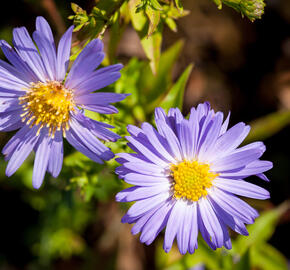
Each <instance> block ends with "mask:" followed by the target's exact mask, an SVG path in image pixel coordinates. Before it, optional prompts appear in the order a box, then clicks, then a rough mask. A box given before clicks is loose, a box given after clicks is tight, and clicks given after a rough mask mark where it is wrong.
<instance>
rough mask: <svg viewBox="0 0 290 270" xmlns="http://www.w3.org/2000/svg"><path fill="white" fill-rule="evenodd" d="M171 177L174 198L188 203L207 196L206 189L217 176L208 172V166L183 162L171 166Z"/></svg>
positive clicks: (195, 162)
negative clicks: (186, 200)
mask: <svg viewBox="0 0 290 270" xmlns="http://www.w3.org/2000/svg"><path fill="white" fill-rule="evenodd" d="M171 172H172V174H171V175H172V177H173V190H174V197H175V198H177V199H180V198H183V199H188V200H190V201H198V200H199V198H200V197H202V196H206V195H207V190H206V189H207V188H210V187H211V186H212V180H214V179H215V178H216V177H217V176H218V174H216V173H213V172H210V167H209V165H208V164H203V163H199V162H198V161H187V160H185V161H183V162H181V163H179V164H178V165H172V166H171Z"/></svg>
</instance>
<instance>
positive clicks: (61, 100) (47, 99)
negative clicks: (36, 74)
mask: <svg viewBox="0 0 290 270" xmlns="http://www.w3.org/2000/svg"><path fill="white" fill-rule="evenodd" d="M19 100H20V102H19V103H20V104H22V107H23V110H24V111H25V112H24V113H23V114H22V115H21V117H22V121H23V122H25V121H26V124H27V125H30V127H33V126H34V125H39V129H38V131H37V135H38V134H39V132H40V130H41V129H42V128H43V127H47V128H49V135H51V136H52V137H54V134H55V132H56V130H58V131H59V130H62V132H63V135H64V136H65V130H67V129H68V128H69V124H68V121H69V119H70V112H71V111H73V110H74V107H75V103H74V100H73V93H72V91H71V90H69V89H66V88H65V87H64V85H63V84H62V83H60V82H55V81H49V82H45V83H43V82H38V83H31V84H30V88H29V89H26V94H25V95H24V96H22V97H20V98H19Z"/></svg>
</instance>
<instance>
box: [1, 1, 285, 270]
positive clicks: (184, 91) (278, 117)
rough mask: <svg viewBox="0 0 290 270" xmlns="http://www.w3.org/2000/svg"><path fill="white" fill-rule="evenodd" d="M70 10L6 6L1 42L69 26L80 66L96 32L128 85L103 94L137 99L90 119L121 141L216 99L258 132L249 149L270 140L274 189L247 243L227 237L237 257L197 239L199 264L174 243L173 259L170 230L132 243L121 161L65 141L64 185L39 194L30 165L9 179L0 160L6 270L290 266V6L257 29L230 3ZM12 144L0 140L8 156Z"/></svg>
mask: <svg viewBox="0 0 290 270" xmlns="http://www.w3.org/2000/svg"><path fill="white" fill-rule="evenodd" d="M150 1H151V0H150ZM73 2H74V3H76V4H77V5H79V6H80V7H81V8H82V9H80V8H79V7H77V6H76V5H73V10H72V9H71V3H70V1H65V0H55V1H53V0H39V1H37V0H24V1H16V0H10V1H7V2H6V4H5V6H4V5H3V4H2V5H3V6H2V16H1V17H0V22H1V23H0V37H1V39H5V40H7V41H8V42H9V43H10V44H11V41H12V29H13V28H14V27H17V26H23V25H25V26H26V27H27V28H28V29H29V31H30V33H31V32H32V31H33V30H34V23H35V18H36V16H39V15H42V16H44V17H46V18H47V20H48V21H49V22H50V24H51V26H52V28H53V30H54V33H55V37H56V39H59V37H60V36H61V34H63V33H64V31H65V29H66V28H67V27H68V26H69V25H70V24H71V23H73V22H74V23H75V25H76V26H77V30H78V32H76V33H75V34H74V37H73V50H72V52H73V54H72V59H74V58H75V57H76V55H77V54H78V52H79V51H80V50H81V48H82V47H83V46H84V45H85V43H86V41H87V40H89V39H92V38H94V37H96V36H97V35H100V37H101V38H103V40H104V43H105V50H106V52H107V57H106V59H105V60H104V63H103V65H108V64H112V63H117V62H121V63H123V64H124V65H125V67H124V69H123V71H122V77H121V79H120V80H119V81H118V82H117V83H115V84H114V85H112V86H110V87H107V89H105V90H108V91H116V92H118V93H132V95H131V96H130V97H128V98H127V99H126V100H125V101H123V102H121V103H119V104H117V107H118V108H119V109H120V113H119V114H118V115H111V116H101V115H96V114H94V113H88V114H89V115H90V116H91V117H93V118H96V119H98V120H101V121H105V122H108V123H110V124H113V125H115V126H116V128H115V132H117V133H119V134H120V135H122V136H123V135H126V129H125V127H126V125H127V124H136V125H139V124H140V123H141V122H143V121H149V122H150V121H152V113H153V111H154V108H155V107H156V106H162V107H164V108H165V109H168V108H169V107H180V108H181V109H182V111H183V114H184V115H186V114H187V113H188V112H189V110H190V108H191V106H196V105H197V104H198V103H199V102H204V101H209V102H210V103H211V104H212V106H213V108H214V109H215V110H221V111H223V112H224V113H225V114H227V112H228V111H229V110H230V111H231V122H230V125H233V124H235V123H236V122H239V121H243V122H246V123H249V124H251V126H252V131H251V133H250V135H249V137H248V138H247V139H246V141H247V142H251V141H254V140H264V142H265V144H266V146H267V151H266V153H265V154H264V157H263V158H264V159H267V160H271V161H273V163H274V168H273V169H272V170H271V171H269V172H268V173H267V176H268V177H269V179H270V180H271V182H270V183H265V182H263V181H262V180H260V179H258V178H257V177H251V178H250V179H249V181H251V182H253V183H256V184H258V185H260V186H263V187H265V188H266V189H268V190H269V191H270V193H271V199H270V200H267V201H256V200H247V202H249V203H250V204H251V205H252V206H254V207H255V208H257V209H258V210H259V211H260V212H261V216H260V217H259V218H258V219H257V221H256V223H255V224H254V225H251V226H248V229H249V232H250V236H249V237H244V236H238V235H236V234H235V233H231V235H232V238H233V249H232V250H230V251H227V250H225V249H220V250H218V251H216V252H214V251H212V250H210V248H209V247H207V246H206V245H205V243H204V242H203V241H202V240H201V239H200V242H199V249H198V250H197V252H196V253H195V254H194V255H185V256H181V255H180V254H179V252H178V250H177V247H176V246H174V247H173V249H172V251H171V252H170V253H169V254H166V253H165V252H164V251H163V250H162V241H163V233H161V234H160V236H159V237H158V238H157V240H156V241H155V242H154V243H153V244H152V245H150V246H145V245H142V244H140V243H139V240H138V237H137V236H132V235H131V234H130V228H131V225H128V224H121V222H120V219H121V216H122V215H123V214H124V213H125V211H126V209H127V208H128V207H129V205H127V204H117V203H116V202H115V200H114V196H115V194H116V193H117V192H118V191H119V190H121V189H122V188H124V187H125V186H126V185H125V184H124V183H122V182H121V181H120V180H118V179H117V177H116V176H115V175H114V168H115V167H116V166H117V163H116V162H115V161H114V160H112V161H110V162H107V163H106V165H105V166H102V165H98V164H95V163H94V162H92V161H90V160H89V159H87V158H86V157H84V156H83V155H82V154H80V153H77V152H75V150H74V149H72V148H71V147H70V146H69V145H68V144H66V145H65V159H64V165H63V169H62V172H61V174H60V176H59V177H58V178H57V179H53V178H52V177H50V176H49V175H47V176H46V178H45V182H44V184H43V186H42V187H41V189H40V190H33V188H32V184H31V179H32V168H33V156H31V157H30V158H29V159H28V160H27V161H26V162H25V163H24V164H23V165H22V167H21V168H20V169H19V170H18V171H17V173H16V174H15V175H14V176H12V177H11V178H7V177H6V176H5V166H6V163H5V162H4V160H3V157H1V160H0V205H1V208H0V209H1V212H0V213H1V214H0V216H1V222H0V269H5V270H6V269H8V270H9V269H29V270H30V269H32V270H33V269H106V270H109V269H118V270H144V269H150V270H151V269H152V270H154V269H168V270H169V269H171V270H175V269H176V270H179V269H180V270H185V269H194V268H193V267H194V266H196V265H202V266H204V267H205V268H206V269H213V270H216V269H217V270H218V269H226V270H227V269H228V270H230V269H245V270H247V269H257V270H259V269H261V270H264V269H265V270H280V269H281V270H283V269H288V268H287V264H288V265H289V263H288V260H289V258H290V254H289V244H288V243H289V221H290V211H289V201H287V199H289V189H290V184H289V183H290V170H289V164H290V156H289V150H290V143H289V136H290V126H289V123H290V1H289V0H273V1H269V2H267V3H266V4H267V6H266V8H265V14H264V15H263V16H262V19H261V20H256V21H255V22H251V21H250V20H248V19H247V18H246V17H244V18H242V16H241V15H240V14H239V13H237V12H236V11H234V10H233V9H230V8H228V7H226V6H224V7H223V8H222V10H218V9H217V7H216V5H215V4H214V3H213V2H211V1H210V0H182V1H180V2H181V3H182V5H183V8H184V9H183V10H182V9H181V8H179V9H178V5H177V6H175V5H174V4H173V3H171V2H170V1H159V2H157V1H156V0H155V1H152V2H153V3H155V5H157V4H158V3H159V4H160V5H161V7H162V11H160V10H158V5H157V8H156V6H155V7H154V5H153V6H152V5H151V6H149V7H148V6H144V7H142V5H140V4H141V2H140V1H137V0H130V1H118V0H101V1H93V0H79V1H73ZM144 2H146V1H144ZM156 2H157V4H156ZM176 2H177V3H178V1H176ZM138 4H139V13H135V10H136V6H137V5H138ZM96 7H97V8H96ZM73 15H74V16H73ZM69 16H70V19H71V20H68V17H69ZM1 58H2V59H4V56H3V54H1ZM12 135H13V133H0V144H1V147H3V146H4V145H5V143H6V142H7V141H8V140H9V138H10V137H11V136H12ZM106 144H107V145H108V146H109V147H111V148H112V150H113V151H114V152H115V153H118V152H123V151H127V150H128V149H127V147H126V142H125V140H123V139H121V140H120V141H119V142H118V143H106Z"/></svg>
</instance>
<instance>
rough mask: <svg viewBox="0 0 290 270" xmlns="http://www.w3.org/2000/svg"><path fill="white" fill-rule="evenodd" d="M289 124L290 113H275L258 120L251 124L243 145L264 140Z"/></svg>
mask: <svg viewBox="0 0 290 270" xmlns="http://www.w3.org/2000/svg"><path fill="white" fill-rule="evenodd" d="M289 124H290V111H282V112H275V113H271V114H269V115H266V116H264V117H262V118H259V119H257V120H255V121H253V122H252V123H250V126H251V132H250V134H249V135H248V137H247V138H246V140H245V142H244V143H248V142H252V141H256V140H264V139H266V138H268V137H271V136H272V135H274V134H276V133H277V132H279V131H280V130H281V129H282V128H284V127H285V126H287V125H289Z"/></svg>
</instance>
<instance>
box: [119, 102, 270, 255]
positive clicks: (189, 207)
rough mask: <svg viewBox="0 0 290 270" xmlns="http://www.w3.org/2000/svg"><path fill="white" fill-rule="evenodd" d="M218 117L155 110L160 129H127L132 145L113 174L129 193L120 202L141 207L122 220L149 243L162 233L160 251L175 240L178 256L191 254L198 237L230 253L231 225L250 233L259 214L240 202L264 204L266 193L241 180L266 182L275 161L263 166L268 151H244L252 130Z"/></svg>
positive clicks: (200, 111) (256, 146)
mask: <svg viewBox="0 0 290 270" xmlns="http://www.w3.org/2000/svg"><path fill="white" fill-rule="evenodd" d="M223 118H224V117H223V113H221V112H214V111H213V110H212V109H211V108H210V105H209V103H207V102H206V103H203V104H199V105H198V106H197V108H192V109H191V111H190V115H189V118H188V119H185V118H184V117H183V116H182V114H181V112H180V111H179V109H170V110H169V112H168V114H166V113H165V112H164V110H163V109H161V108H157V109H156V110H155V122H156V129H155V128H154V127H153V126H152V125H150V124H149V123H143V124H142V126H141V128H138V127H136V126H128V132H129V133H130V135H131V136H128V137H127V140H128V141H129V143H128V146H129V147H130V148H131V149H132V150H133V151H134V152H135V153H120V154H118V156H119V157H118V158H117V159H116V160H117V161H118V162H119V163H120V164H121V166H120V167H118V168H117V169H116V173H117V174H118V175H119V177H120V178H121V179H124V181H125V182H127V183H128V184H131V185H134V186H132V187H129V188H127V189H125V190H123V191H121V192H119V193H118V194H117V196H116V200H117V201H119V202H132V201H136V202H135V204H133V205H132V206H131V208H130V209H129V210H128V212H127V213H126V214H125V216H124V217H123V218H122V222H124V223H135V225H134V226H133V227H132V233H133V234H137V233H140V241H141V242H142V243H145V244H147V245H149V244H151V243H152V242H153V241H154V239H155V238H156V237H157V235H158V234H159V233H160V232H161V231H162V230H163V229H164V228H165V237H164V244H163V248H164V250H165V251H166V252H169V250H170V249H171V247H172V245H173V242H174V239H175V238H176V240H177V245H178V248H179V251H180V252H181V253H182V254H185V253H186V252H189V253H194V251H195V249H196V248H197V247H198V243H197V236H198V233H199V232H200V233H201V235H202V237H203V238H204V240H205V241H206V242H207V243H208V245H209V246H210V247H211V248H212V249H216V248H220V247H222V246H224V247H225V248H227V249H230V248H231V240H230V237H229V233H228V227H229V228H231V229H232V230H234V231H236V232H237V233H239V234H242V235H248V232H247V229H246V227H245V224H251V223H253V222H254V220H255V218H256V217H257V216H258V212H257V211H256V210H255V209H253V208H252V207H251V206H249V205H248V204H247V203H245V202H244V201H243V200H241V199H240V198H238V197H237V195H238V196H244V197H249V198H254V199H260V200H265V199H268V198H269V192H268V191H267V190H265V189H263V188H261V187H259V186H257V185H254V184H251V183H249V182H246V181H245V180H244V178H247V177H249V176H251V175H256V176H258V177H260V178H261V179H262V180H266V181H268V178H267V177H266V176H265V175H264V172H265V171H268V170H269V169H271V168H272V163H271V162H269V161H265V160H260V157H261V156H262V154H263V153H264V152H265V150H266V147H265V145H264V144H263V143H262V142H254V143H251V144H248V145H245V146H242V147H239V146H240V144H241V143H242V142H243V140H244V139H245V138H246V136H247V135H248V133H249V131H250V127H249V126H247V125H245V124H244V123H238V124H236V125H234V126H233V127H231V128H230V129H228V124H229V115H228V117H227V118H226V119H225V120H224V119H223Z"/></svg>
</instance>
